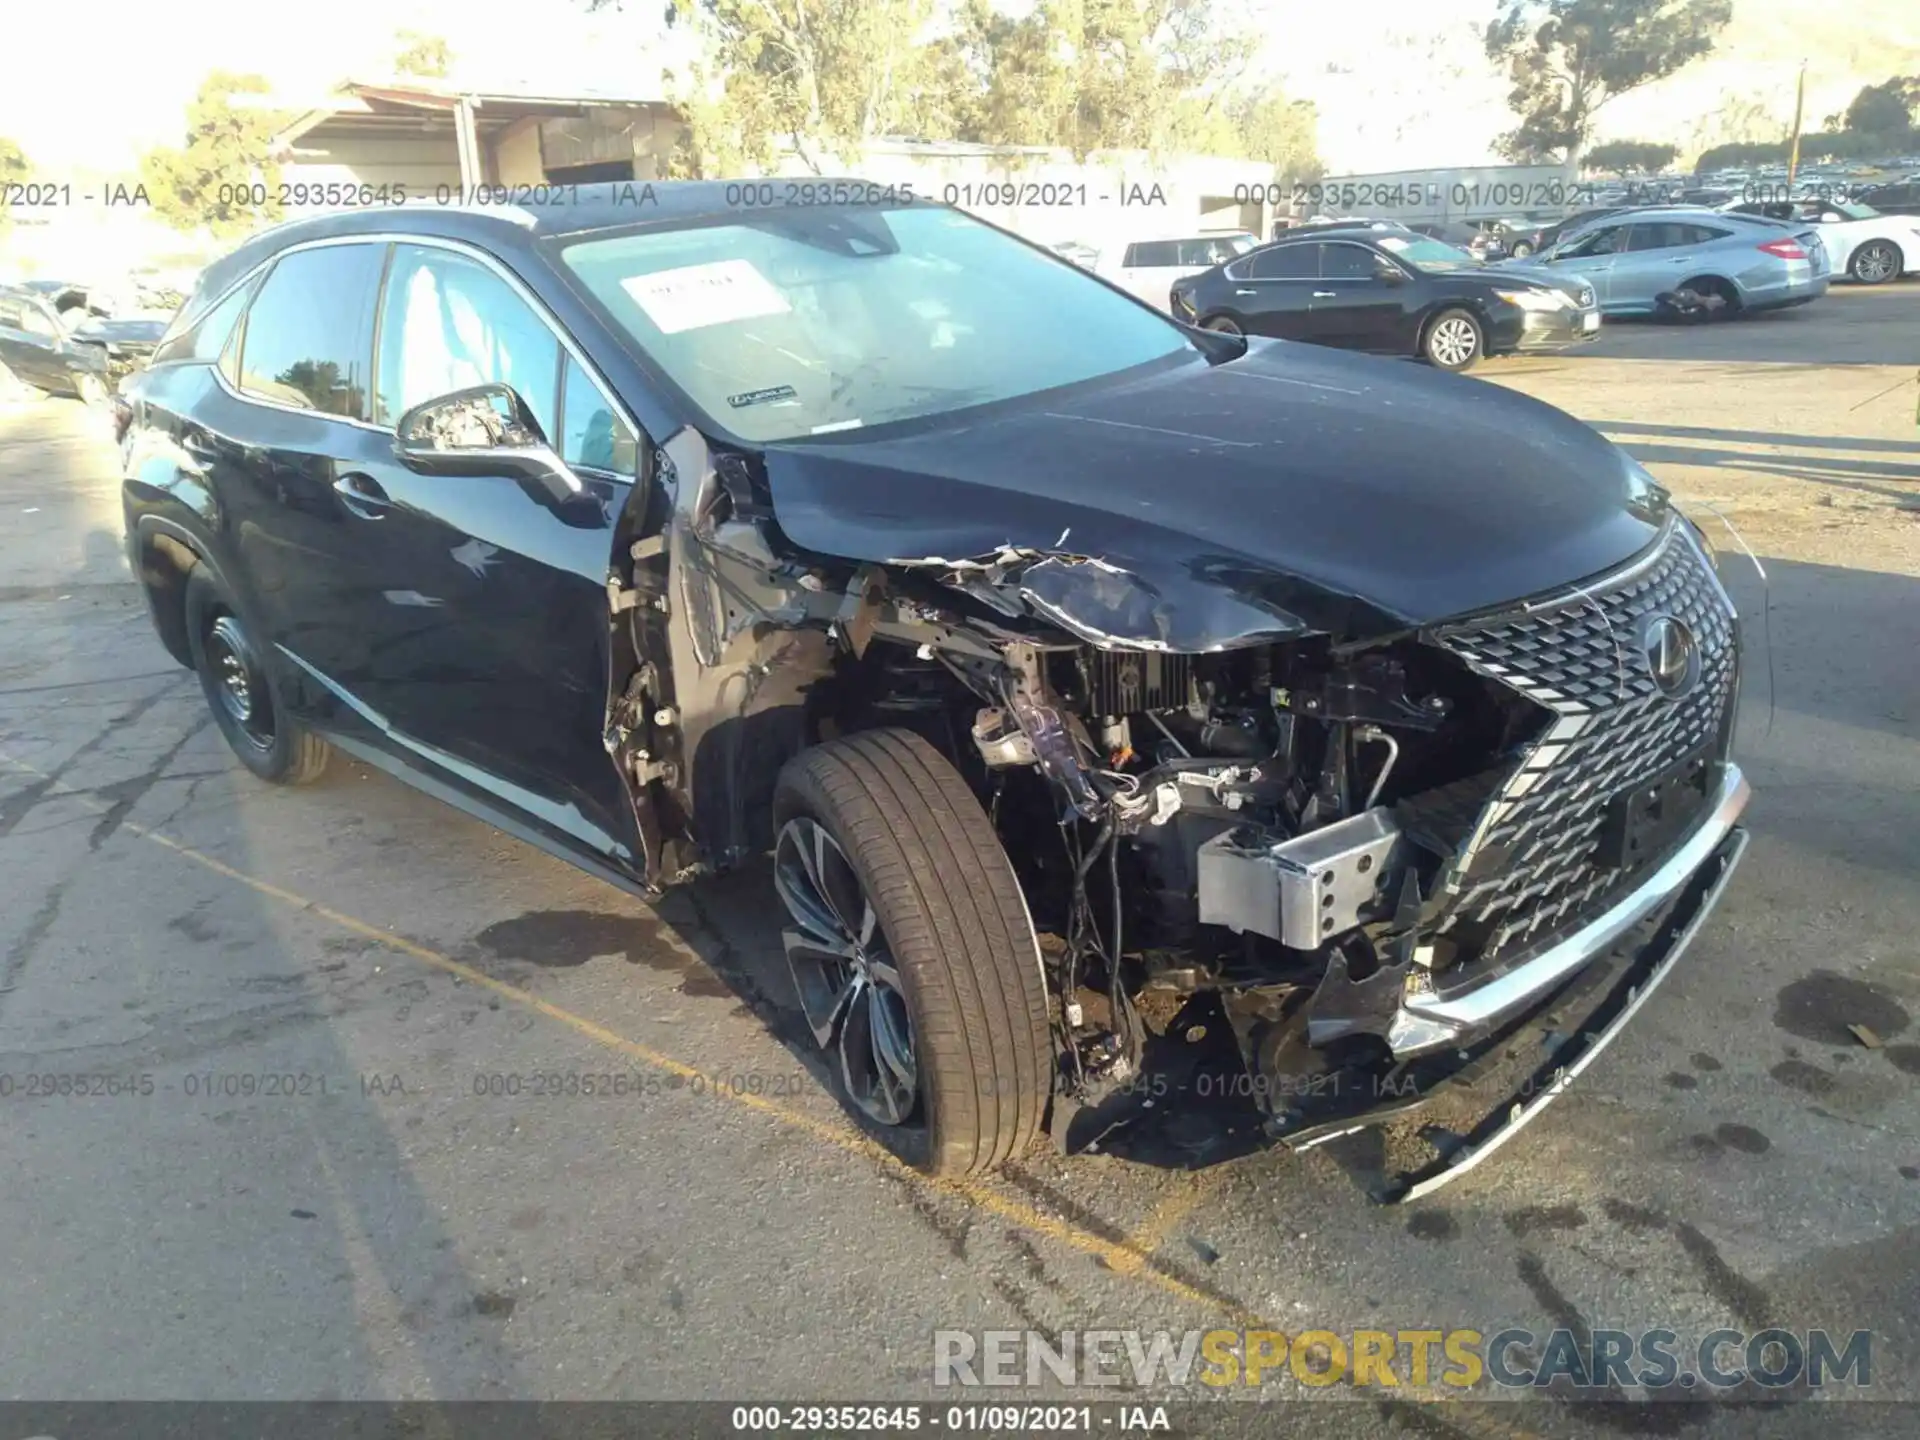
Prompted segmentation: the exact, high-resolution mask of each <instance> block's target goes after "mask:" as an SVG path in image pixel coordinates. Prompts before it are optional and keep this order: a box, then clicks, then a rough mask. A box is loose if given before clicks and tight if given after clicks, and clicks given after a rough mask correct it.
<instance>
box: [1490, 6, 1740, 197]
mask: <svg viewBox="0 0 1920 1440" xmlns="http://www.w3.org/2000/svg"><path fill="white" fill-rule="evenodd" d="M1499 3H1500V12H1499V16H1498V18H1497V19H1496V20H1495V21H1494V23H1493V24H1492V25H1490V26H1488V27H1487V40H1486V49H1487V55H1488V57H1489V58H1490V59H1492V60H1494V61H1496V62H1498V63H1500V64H1502V65H1504V66H1505V67H1506V70H1507V76H1508V78H1509V79H1510V80H1511V81H1512V82H1513V88H1512V90H1511V91H1510V92H1509V93H1508V96H1507V104H1508V105H1509V107H1511V108H1512V110H1513V112H1514V114H1516V115H1517V116H1519V118H1520V123H1519V125H1518V126H1516V127H1515V128H1514V129H1513V130H1511V131H1509V132H1508V133H1507V134H1505V135H1503V136H1502V137H1501V139H1500V141H1499V148H1500V150H1501V152H1502V153H1503V154H1505V155H1506V156H1507V157H1508V158H1509V159H1513V160H1547V159H1559V160H1564V161H1565V162H1566V163H1568V164H1575V163H1577V162H1578V161H1579V159H1580V154H1581V151H1582V150H1584V149H1585V147H1586V143H1587V140H1588V137H1589V136H1590V135H1591V134H1592V130H1593V123H1594V120H1595V118H1596V117H1597V116H1598V114H1599V112H1600V110H1601V109H1602V108H1603V107H1604V106H1605V105H1606V104H1607V102H1608V101H1610V100H1613V99H1615V98H1617V97H1619V96H1621V95H1624V94H1626V93H1627V92H1628V91H1629V90H1637V89H1639V88H1640V87H1641V86H1643V85H1647V84H1650V83H1652V82H1653V81H1655V80H1663V79H1665V78H1666V77H1667V76H1669V75H1671V74H1673V73H1674V72H1675V71H1676V70H1679V69H1680V68H1681V67H1682V66H1685V65H1687V64H1689V63H1690V62H1692V61H1694V60H1696V59H1698V58H1699V57H1700V56H1702V55H1705V54H1706V53H1707V52H1708V51H1710V50H1711V49H1712V48H1713V43H1714V40H1715V38H1716V37H1717V36H1718V35H1719V33H1720V31H1721V30H1722V29H1724V28H1725V26H1726V24H1727V21H1728V20H1729V19H1730V18H1731V17H1732V13H1733V7H1732V5H1731V3H1730V0H1499Z"/></svg>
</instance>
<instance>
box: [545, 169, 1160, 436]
mask: <svg viewBox="0 0 1920 1440" xmlns="http://www.w3.org/2000/svg"><path fill="white" fill-rule="evenodd" d="M561 259H562V261H563V262H564V263H565V265H566V266H567V268H568V269H569V270H571V271H572V272H573V273H574V274H575V275H577V276H578V277H579V278H580V280H581V281H582V283H583V284H584V285H585V286H586V288H587V289H588V290H589V291H591V292H592V294H593V295H594V296H595V297H596V298H597V299H598V300H599V301H600V303H601V304H602V305H604V306H605V307H606V308H607V310H608V311H610V312H611V313H612V315H613V318H614V319H615V321H616V322H617V323H618V324H619V325H620V326H622V327H623V328H624V329H625V330H626V331H627V332H628V333H629V334H631V335H632V336H633V338H634V339H635V340H637V341H638V342H639V344H640V346H641V347H642V348H643V349H644V350H645V351H646V353H647V354H648V355H649V356H651V357H652V359H653V360H654V361H655V363H657V364H658V365H659V366H660V367H661V369H663V370H664V371H665V372H666V373H667V375H668V376H669V377H670V378H671V379H672V380H673V381H674V383H675V384H677V385H678V386H679V387H680V388H681V389H682V390H684V391H685V392H686V393H687V395H688V396H689V397H690V398H691V399H692V400H693V402H694V404H696V405H697V406H699V408H700V409H701V410H702V411H703V412H704V413H705V414H706V415H708V416H709V417H712V418H713V420H714V421H715V422H716V423H717V424H718V425H719V426H721V427H723V428H724V429H726V430H728V431H730V432H732V433H733V434H735V435H737V436H740V437H741V438H743V439H746V440H749V441H753V442H756V443H760V444H768V443H772V442H775V441H780V440H792V439H798V438H802V437H804V436H807V435H818V434H822V433H825V432H828V431H836V430H851V429H854V428H857V427H861V426H868V425H879V424H885V423H887V422H889V421H896V420H909V419H916V418H920V417H924V416H928V415H938V414H941V413H943V412H946V411H949V410H957V409H960V408H962V407H964V406H969V405H980V404H985V403H987V402H989V401H994V400H1007V399H1012V398H1015V397H1017V396H1021V395H1030V394H1033V393H1035V392H1036V391H1040V390H1050V389H1053V388H1054V387H1056V386H1061V385H1071V384H1073V383H1075V382H1076V381H1081V380H1089V379H1092V378H1094V377H1096V376H1099V375H1108V374H1112V373H1114V372H1116V371H1120V370H1126V369H1129V368H1131V367H1133V366H1136V365H1141V364H1145V363H1147V362H1149V361H1154V360H1159V359H1163V358H1165V357H1167V356H1170V355H1175V354H1178V353H1181V352H1183V351H1190V350H1191V348H1192V347H1191V346H1190V344H1189V342H1188V341H1187V339H1186V338H1185V336H1184V334H1183V333H1182V332H1181V331H1180V329H1179V328H1178V327H1177V326H1175V325H1174V324H1173V322H1172V321H1171V320H1167V319H1164V318H1162V317H1161V316H1158V315H1156V314H1155V313H1154V312H1153V311H1151V310H1148V309H1146V308H1145V307H1143V306H1141V305H1139V304H1137V303H1135V302H1134V301H1132V300H1129V299H1127V298H1126V297H1124V296H1122V295H1120V294H1118V293H1116V292H1115V291H1113V290H1111V289H1109V288H1108V287H1107V286H1105V285H1104V284H1102V283H1101V282H1099V281H1098V280H1095V279H1093V278H1092V277H1091V276H1089V275H1087V274H1086V273H1085V272H1084V271H1082V270H1079V269H1077V268H1075V267H1073V266H1070V265H1062V264H1061V263H1060V262H1059V261H1058V260H1057V259H1055V258H1053V257H1052V256H1049V255H1048V254H1046V253H1045V252H1043V251H1039V250H1034V249H1032V248H1030V247H1028V246H1027V245H1024V244H1022V243H1021V242H1019V241H1018V240H1015V239H1013V238H1012V237H1011V236H1008V235H1005V234H1003V233H1001V232H1000V231H998V230H995V229H993V228H992V227H991V226H988V225H983V224H981V223H980V222H979V221H976V220H973V219H971V218H970V217H968V216H966V215H962V214H960V213H958V212H957V211H953V210H945V209H935V208H931V207H929V208H924V209H922V208H897V209H890V210H864V211H859V212H853V211H847V210H841V209H798V208H790V209H783V210H769V211H766V212H764V213H762V214H758V215H755V216H753V217H752V218H749V219H735V218H733V217H729V218H728V219H726V220H725V221H722V222H719V223H713V224H696V225H690V226H683V227H679V228H674V229H664V230H650V231H646V232H644V233H640V234H628V235H618V236H612V237H609V238H606V239H599V240H586V241H581V242H578V243H575V244H571V245H568V246H567V247H566V248H565V249H563V250H562V251H561Z"/></svg>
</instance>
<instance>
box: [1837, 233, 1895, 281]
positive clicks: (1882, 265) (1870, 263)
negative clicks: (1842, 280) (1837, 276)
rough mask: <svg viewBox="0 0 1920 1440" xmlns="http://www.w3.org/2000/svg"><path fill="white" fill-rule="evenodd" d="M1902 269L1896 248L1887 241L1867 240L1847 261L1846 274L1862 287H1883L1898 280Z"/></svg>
mask: <svg viewBox="0 0 1920 1440" xmlns="http://www.w3.org/2000/svg"><path fill="white" fill-rule="evenodd" d="M1902 268H1903V265H1902V257H1901V254H1900V249H1899V247H1898V246H1896V245H1894V244H1893V243H1892V242H1891V241H1888V240H1869V241H1868V242H1867V243H1866V244H1864V245H1862V246H1861V247H1860V248H1859V249H1858V250H1856V251H1854V252H1853V258H1852V259H1850V260H1848V261H1847V273H1848V274H1849V275H1851V276H1853V278H1854V279H1855V280H1857V281H1859V282H1860V283H1861V284H1862V285H1884V284H1886V283H1887V282H1888V281H1889V280H1897V279H1899V278H1900V272H1901V270H1902Z"/></svg>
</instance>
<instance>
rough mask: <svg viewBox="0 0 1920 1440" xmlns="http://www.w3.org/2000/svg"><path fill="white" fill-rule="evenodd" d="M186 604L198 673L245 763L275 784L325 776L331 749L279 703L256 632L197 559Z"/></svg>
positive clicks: (209, 705) (221, 724) (230, 742)
mask: <svg viewBox="0 0 1920 1440" xmlns="http://www.w3.org/2000/svg"><path fill="white" fill-rule="evenodd" d="M185 605H186V618H187V646H188V649H189V651H190V653H191V654H192V656H193V669H194V673H195V674H197V675H198V676H199V677H200V689H201V692H202V693H203V694H205V696H206V697H207V708H208V709H210V710H211V711H213V719H214V723H215V724H216V725H218V726H219V727H220V733H221V734H222V735H224V736H225V737H226V740H227V745H228V746H229V747H230V748H231V749H232V751H233V753H234V754H235V755H236V756H238V757H239V760H240V763H241V764H243V765H245V766H246V767H247V769H249V770H251V771H252V772H253V773H254V774H255V775H258V776H259V777H260V778H261V779H262V780H271V781H273V782H274V783H275V784H277V785H304V784H307V783H308V782H309V781H312V780H317V779H319V778H320V773H321V772H322V771H323V770H325V769H326V768H327V760H328V757H330V756H331V755H332V754H333V747H332V746H330V745H328V744H327V742H326V741H324V740H322V739H321V738H320V737H319V736H318V735H315V734H313V733H312V732H311V731H309V730H307V729H306V728H305V727H303V726H301V725H299V724H297V723H296V722H295V721H294V719H293V717H292V716H290V715H287V714H285V713H283V711H282V708H281V707H280V706H279V705H277V704H276V703H275V701H274V693H273V685H272V681H271V679H270V678H269V676H268V674H267V672H266V670H265V668H264V667H263V666H262V665H261V663H260V652H259V649H258V647H257V646H256V644H255V642H254V639H253V637H252V635H250V634H249V633H248V631H247V627H246V625H245V624H244V623H243V622H242V621H241V619H240V615H239V612H238V611H236V610H235V609H234V606H233V602H232V600H231V599H230V598H229V597H228V596H227V594H226V592H225V591H223V590H222V589H221V588H220V585H219V582H218V581H216V580H215V579H214V578H213V576H212V575H211V574H209V573H208V571H207V568H206V566H204V565H196V566H195V567H194V569H193V572H192V574H191V575H190V576H189V577H188V579H187V593H186V596H185Z"/></svg>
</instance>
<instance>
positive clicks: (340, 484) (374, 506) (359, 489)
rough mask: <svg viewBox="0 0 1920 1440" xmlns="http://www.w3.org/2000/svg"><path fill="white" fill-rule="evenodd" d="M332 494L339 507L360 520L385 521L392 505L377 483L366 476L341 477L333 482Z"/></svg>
mask: <svg viewBox="0 0 1920 1440" xmlns="http://www.w3.org/2000/svg"><path fill="white" fill-rule="evenodd" d="M333 493H334V494H336V495H338V496H339V497H340V503H341V505H343V506H344V507H345V508H346V510H347V512H348V513H349V514H353V515H358V516H359V517H360V518H361V519H362V520H381V519H385V518H386V512H387V510H388V509H389V508H390V507H391V506H392V504H393V501H392V500H391V499H389V498H388V496H387V492H386V491H384V490H382V489H381V488H380V484H379V482H378V481H377V480H374V479H373V478H372V477H371V476H367V475H359V474H354V475H342V476H341V477H340V478H339V479H338V480H336V481H334V482H333Z"/></svg>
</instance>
